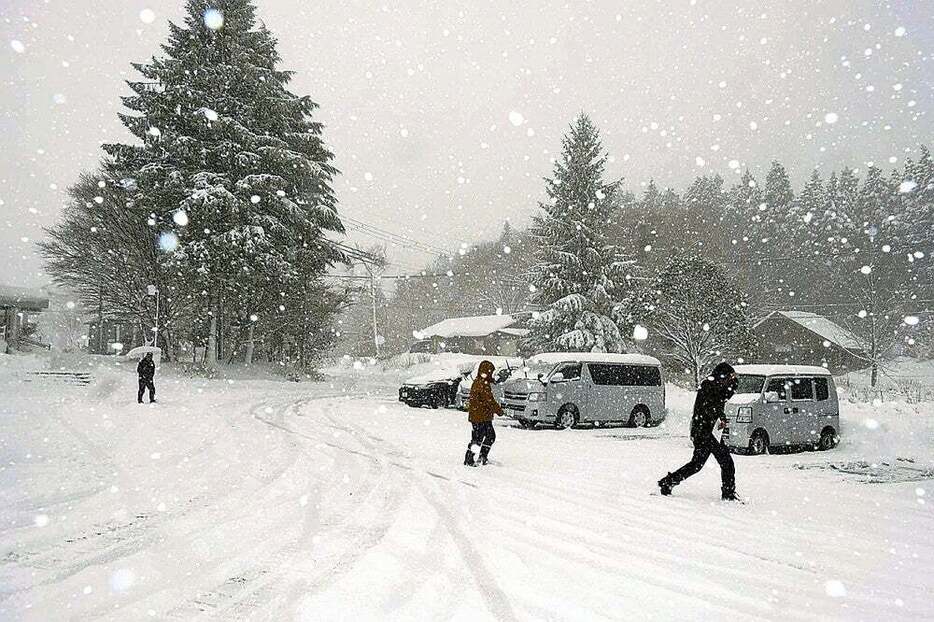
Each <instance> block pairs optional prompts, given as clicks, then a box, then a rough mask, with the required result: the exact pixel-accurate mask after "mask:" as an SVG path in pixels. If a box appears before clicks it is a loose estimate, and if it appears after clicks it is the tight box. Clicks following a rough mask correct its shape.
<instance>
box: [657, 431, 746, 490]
mask: <svg viewBox="0 0 934 622" xmlns="http://www.w3.org/2000/svg"><path fill="white" fill-rule="evenodd" d="M692 440H693V441H694V455H693V456H691V461H690V462H688V463H687V464H685V465H684V466H683V467H681V468H680V469H678V470H677V471H675V472H674V473H672V474H671V475H669V476H668V483H669V484H670V485H671V486H677V485H678V484H680V483H681V482H683V481H684V480H686V479H687V478H689V477H691V476H692V475H695V474H697V473H698V472H699V471H700V470H701V469H702V468H703V467H704V463H705V462H707V458H709V457H710V455H711V454H713V457H714V458H716V460H717V463H719V465H720V480H721V482H722V486H723V492H735V490H736V468H735V467H734V466H733V457H732V456H731V455H730V450H729V448H728V447H727V446H726V445H724V444H723V443H721V442H719V441H717V439H716V438H714V436H713V435H712V434H708V435H706V436H701V437H699V438H695V439H692Z"/></svg>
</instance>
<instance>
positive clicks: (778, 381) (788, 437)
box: [723, 365, 840, 455]
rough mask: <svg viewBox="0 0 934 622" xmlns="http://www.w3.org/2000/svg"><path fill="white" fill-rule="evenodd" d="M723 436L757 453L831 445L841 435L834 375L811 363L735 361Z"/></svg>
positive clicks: (741, 449)
mask: <svg viewBox="0 0 934 622" xmlns="http://www.w3.org/2000/svg"><path fill="white" fill-rule="evenodd" d="M735 369H736V375H737V383H738V384H737V388H736V393H735V394H734V395H733V397H732V398H731V399H730V401H729V402H727V404H726V406H725V408H724V413H725V414H726V418H727V422H728V425H727V426H726V427H725V429H724V431H723V441H724V442H725V443H726V444H727V445H728V446H729V447H730V448H731V449H733V450H737V451H738V452H746V453H750V454H754V455H758V454H764V453H765V452H767V451H768V450H769V448H770V447H789V448H790V447H814V448H815V449H822V450H826V449H832V448H834V447H836V445H837V442H838V441H839V440H840V404H839V402H838V401H837V390H836V387H834V384H833V377H832V376H831V375H830V372H829V371H827V370H826V369H824V368H823V367H812V366H809V365H737V366H736V367H735Z"/></svg>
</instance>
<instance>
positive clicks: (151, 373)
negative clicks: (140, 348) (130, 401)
mask: <svg viewBox="0 0 934 622" xmlns="http://www.w3.org/2000/svg"><path fill="white" fill-rule="evenodd" d="M136 373H137V375H138V376H139V393H138V394H137V395H136V401H137V402H139V403H140V404H142V403H143V393H144V392H145V391H146V389H149V403H150V404H152V403H153V402H155V401H156V385H155V384H153V381H152V379H153V378H154V377H155V376H156V364H155V362H153V360H152V352H147V353H146V356H144V357H143V360H141V361H140V362H139V365H137V366H136Z"/></svg>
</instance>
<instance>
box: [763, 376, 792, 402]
mask: <svg viewBox="0 0 934 622" xmlns="http://www.w3.org/2000/svg"><path fill="white" fill-rule="evenodd" d="M765 390H766V392H767V393H768V392H775V393H778V399H780V400H782V401H784V400H787V399H788V379H787V378H772V379H771V380H769V386H767V387H766V389H765Z"/></svg>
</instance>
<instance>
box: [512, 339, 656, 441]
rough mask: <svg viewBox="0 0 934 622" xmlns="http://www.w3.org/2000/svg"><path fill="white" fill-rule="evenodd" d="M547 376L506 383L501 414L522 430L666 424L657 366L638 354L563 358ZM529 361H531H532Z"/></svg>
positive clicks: (557, 356) (564, 355)
mask: <svg viewBox="0 0 934 622" xmlns="http://www.w3.org/2000/svg"><path fill="white" fill-rule="evenodd" d="M539 356H540V357H542V358H543V359H544V358H545V357H554V358H552V359H551V360H553V361H555V362H554V364H553V366H552V368H551V370H550V371H549V372H548V373H547V374H541V375H540V376H539V377H538V378H536V379H534V380H530V379H524V378H515V379H513V380H510V381H509V382H507V383H506V387H505V392H504V393H505V395H504V400H503V408H504V410H505V411H506V414H508V415H509V416H511V417H513V418H514V419H516V420H517V421H518V422H519V423H520V424H521V425H523V426H525V427H534V426H535V425H537V424H539V423H549V424H553V425H554V426H555V427H557V428H559V429H565V428H571V427H574V426H576V425H578V424H580V423H594V424H603V423H609V422H624V423H628V424H629V425H631V426H635V427H642V426H647V425H655V424H658V423H660V422H661V421H662V420H663V419H664V418H665V383H664V381H663V379H662V365H661V362H660V361H659V360H658V359H656V358H653V357H651V356H645V355H642V354H598V353H580V352H562V353H549V354H547V355H539ZM534 358H536V357H533V359H532V360H534Z"/></svg>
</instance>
